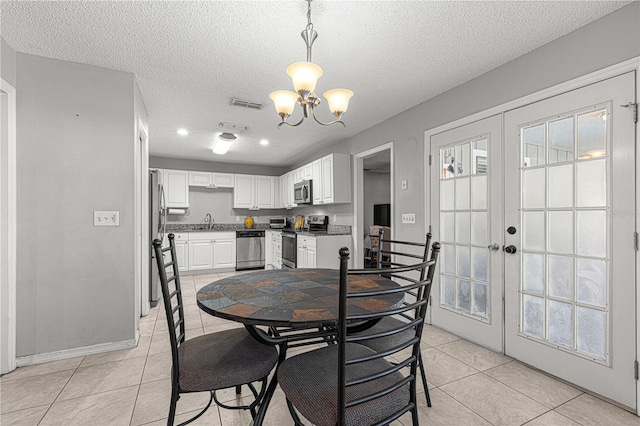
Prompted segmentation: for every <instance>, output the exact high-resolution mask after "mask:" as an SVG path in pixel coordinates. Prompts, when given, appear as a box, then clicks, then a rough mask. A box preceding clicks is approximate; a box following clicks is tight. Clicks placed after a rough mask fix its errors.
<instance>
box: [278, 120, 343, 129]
mask: <svg viewBox="0 0 640 426" xmlns="http://www.w3.org/2000/svg"><path fill="white" fill-rule="evenodd" d="M303 121H304V117H302V118H301V119H300V121H298V122H297V123H296V124H291V123H289V122H288V121H286V120H283V121H281V122H280V124H278V126H277V127H278V129H279V128H280V127H282V125H283V124H286V125H288V126H291V127H296V126H299V125H301V124H302V122H303ZM345 127H346V126H345Z"/></svg>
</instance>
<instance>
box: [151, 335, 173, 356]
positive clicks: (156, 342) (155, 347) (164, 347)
mask: <svg viewBox="0 0 640 426" xmlns="http://www.w3.org/2000/svg"><path fill="white" fill-rule="evenodd" d="M163 352H171V342H170V341H169V332H168V331H165V332H164V333H160V332H158V333H154V334H153V337H152V338H151V344H150V345H149V351H148V355H155V354H160V353H163Z"/></svg>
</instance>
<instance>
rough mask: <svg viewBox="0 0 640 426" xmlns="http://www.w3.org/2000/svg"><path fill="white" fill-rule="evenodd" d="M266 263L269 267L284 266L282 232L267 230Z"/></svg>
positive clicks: (278, 267)
mask: <svg viewBox="0 0 640 426" xmlns="http://www.w3.org/2000/svg"><path fill="white" fill-rule="evenodd" d="M264 239H265V250H264V257H265V259H264V263H265V266H266V268H267V269H280V268H282V232H280V231H266V232H265V238H264Z"/></svg>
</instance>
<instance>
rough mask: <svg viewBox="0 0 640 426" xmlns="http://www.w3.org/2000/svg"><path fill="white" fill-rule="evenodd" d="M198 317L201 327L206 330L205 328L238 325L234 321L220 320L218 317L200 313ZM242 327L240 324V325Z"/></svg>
mask: <svg viewBox="0 0 640 426" xmlns="http://www.w3.org/2000/svg"><path fill="white" fill-rule="evenodd" d="M200 316H201V317H202V325H203V326H204V327H205V328H206V327H216V326H220V325H231V324H238V323H237V322H235V321H229V320H227V319H224V318H220V317H216V316H214V315H210V314H208V313H206V312H204V311H203V312H202V314H200ZM240 325H242V324H240Z"/></svg>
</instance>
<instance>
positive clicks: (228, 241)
mask: <svg viewBox="0 0 640 426" xmlns="http://www.w3.org/2000/svg"><path fill="white" fill-rule="evenodd" d="M213 267H214V268H235V267H236V239H235V238H225V239H219V240H218V239H216V240H214V241H213Z"/></svg>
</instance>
